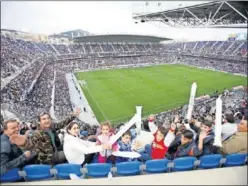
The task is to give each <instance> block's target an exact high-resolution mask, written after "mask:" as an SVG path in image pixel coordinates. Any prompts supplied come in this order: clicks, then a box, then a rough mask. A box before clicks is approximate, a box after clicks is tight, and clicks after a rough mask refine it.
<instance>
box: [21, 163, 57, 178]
mask: <svg viewBox="0 0 248 186" xmlns="http://www.w3.org/2000/svg"><path fill="white" fill-rule="evenodd" d="M50 169H51V166H50V165H27V166H25V167H24V168H23V170H24V171H25V172H26V174H27V176H26V177H25V178H26V179H27V180H29V181H34V180H44V179H49V178H52V177H54V176H53V175H52V174H51V172H50Z"/></svg>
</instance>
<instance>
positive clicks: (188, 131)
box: [182, 129, 194, 140]
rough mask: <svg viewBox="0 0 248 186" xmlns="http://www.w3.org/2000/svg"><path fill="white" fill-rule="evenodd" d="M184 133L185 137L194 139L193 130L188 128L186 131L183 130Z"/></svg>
mask: <svg viewBox="0 0 248 186" xmlns="http://www.w3.org/2000/svg"><path fill="white" fill-rule="evenodd" d="M182 135H183V136H184V137H185V138H187V139H189V140H192V139H193V137H194V134H193V132H192V131H190V130H187V129H186V130H185V131H183V132H182Z"/></svg>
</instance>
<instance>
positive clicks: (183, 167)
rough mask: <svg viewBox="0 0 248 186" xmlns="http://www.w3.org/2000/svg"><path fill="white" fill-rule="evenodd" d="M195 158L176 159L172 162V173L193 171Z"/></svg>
mask: <svg viewBox="0 0 248 186" xmlns="http://www.w3.org/2000/svg"><path fill="white" fill-rule="evenodd" d="M196 160H197V159H196V157H183V158H177V159H175V160H173V162H174V166H173V167H172V171H187V170H193V169H194V167H195V165H194V163H195V161H196Z"/></svg>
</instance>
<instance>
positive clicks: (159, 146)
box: [156, 144, 164, 149]
mask: <svg viewBox="0 0 248 186" xmlns="http://www.w3.org/2000/svg"><path fill="white" fill-rule="evenodd" d="M156 148H158V149H164V148H163V147H162V146H161V145H158V144H157V145H156Z"/></svg>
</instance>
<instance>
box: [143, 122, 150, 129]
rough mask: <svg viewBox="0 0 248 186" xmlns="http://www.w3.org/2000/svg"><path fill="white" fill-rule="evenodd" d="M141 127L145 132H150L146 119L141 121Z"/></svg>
mask: <svg viewBox="0 0 248 186" xmlns="http://www.w3.org/2000/svg"><path fill="white" fill-rule="evenodd" d="M143 127H144V129H145V130H148V131H150V129H149V126H148V120H147V119H146V120H144V121H143Z"/></svg>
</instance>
